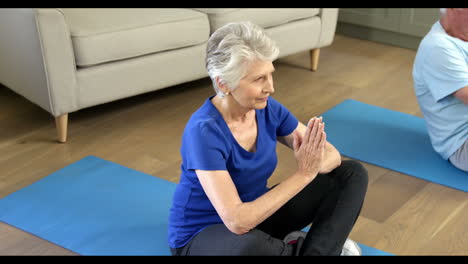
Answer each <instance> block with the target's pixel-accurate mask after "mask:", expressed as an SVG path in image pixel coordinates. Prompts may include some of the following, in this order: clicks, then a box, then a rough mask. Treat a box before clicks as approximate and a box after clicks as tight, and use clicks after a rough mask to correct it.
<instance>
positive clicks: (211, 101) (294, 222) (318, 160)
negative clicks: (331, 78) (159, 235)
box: [168, 22, 367, 255]
mask: <svg viewBox="0 0 468 264" xmlns="http://www.w3.org/2000/svg"><path fill="white" fill-rule="evenodd" d="M278 53H279V49H278V47H277V46H276V44H275V43H274V42H273V41H272V40H271V39H270V38H269V37H268V36H267V35H266V34H265V32H264V31H263V30H262V28H260V27H259V26H257V25H255V24H253V23H250V22H240V23H230V24H227V25H225V26H223V27H221V28H219V29H218V30H217V31H216V32H214V33H213V34H212V36H211V37H210V39H209V40H208V46H207V57H206V67H207V70H208V74H209V76H210V78H211V79H212V81H213V86H214V89H215V91H216V95H213V96H210V97H209V98H207V99H206V101H205V102H204V104H203V105H202V106H201V107H200V108H199V109H198V110H197V111H196V112H195V113H193V115H192V116H191V118H190V120H189V121H188V123H187V125H186V127H185V130H184V133H183V137H182V146H181V155H182V165H181V171H182V172H181V175H180V182H179V184H178V185H177V188H176V191H175V193H174V197H173V203H172V207H171V209H170V216H169V230H168V240H169V246H170V248H171V252H172V254H173V255H340V254H341V255H343V254H354V255H356V254H359V253H360V249H359V247H358V246H357V244H356V243H355V242H353V241H351V240H349V239H347V237H348V235H349V233H350V232H351V229H352V228H353V226H354V224H355V222H356V220H357V218H358V216H359V214H360V210H361V207H362V204H363V201H364V197H365V193H366V191H367V171H366V170H365V168H364V167H363V166H362V165H361V164H360V163H358V162H356V161H351V160H348V161H341V156H340V154H339V153H338V151H337V150H336V149H335V148H334V147H333V146H332V145H331V144H330V143H329V142H327V140H326V134H325V131H324V130H325V123H324V122H323V120H322V118H317V117H314V118H312V119H310V121H309V122H308V124H307V126H306V125H304V124H302V123H301V122H298V120H297V118H296V117H294V115H293V114H292V113H291V112H289V111H288V109H286V108H285V107H284V106H283V105H281V104H280V103H279V102H278V101H276V100H275V99H273V98H272V97H270V95H272V94H273V92H274V88H273V76H272V75H273V72H274V70H275V69H274V67H273V63H272V62H273V61H274V60H275V59H276V58H277V56H278ZM277 141H279V142H280V143H282V144H285V145H286V146H288V147H289V148H291V149H292V152H293V154H294V156H295V159H296V162H297V171H296V172H295V173H294V174H292V175H287V177H285V179H284V180H283V181H282V182H281V183H279V184H278V185H276V186H274V187H273V188H268V187H267V181H268V178H269V177H270V176H271V175H272V173H273V171H274V170H275V167H276V165H277V156H276V142H277ZM311 223H312V226H311V228H310V231H309V232H307V233H305V232H300V231H297V230H301V229H303V228H304V227H306V226H308V225H309V224H311Z"/></svg>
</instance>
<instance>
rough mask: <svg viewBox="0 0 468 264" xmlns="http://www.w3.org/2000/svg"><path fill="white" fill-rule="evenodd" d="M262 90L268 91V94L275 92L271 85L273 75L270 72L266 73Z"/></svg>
mask: <svg viewBox="0 0 468 264" xmlns="http://www.w3.org/2000/svg"><path fill="white" fill-rule="evenodd" d="M263 92H264V93H270V94H272V93H274V92H275V88H274V86H273V76H272V75H271V74H270V75H268V81H267V82H266V84H265V88H264V89H263Z"/></svg>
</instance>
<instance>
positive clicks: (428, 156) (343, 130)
mask: <svg viewBox="0 0 468 264" xmlns="http://www.w3.org/2000/svg"><path fill="white" fill-rule="evenodd" d="M322 116H323V120H324V121H325V130H326V132H327V140H328V141H329V142H330V143H331V144H333V145H334V146H335V147H336V148H337V149H338V151H340V153H341V154H343V155H344V156H347V157H350V158H353V159H357V160H360V161H363V162H367V163H370V164H374V165H377V166H380V167H384V168H387V169H390V170H394V171H397V172H400V173H404V174H407V175H411V176H414V177H418V178H421V179H424V180H427V181H430V182H434V183H438V184H441V185H444V186H447V187H451V188H454V189H458V190H462V191H465V192H467V191H468V172H464V171H462V170H459V169H457V168H455V167H454V166H453V165H452V164H450V162H448V161H446V160H444V159H442V158H441V157H440V156H439V155H438V154H437V153H436V152H435V151H434V150H433V148H432V145H431V142H430V139H429V135H428V133H427V129H426V125H425V122H424V119H422V118H419V117H417V116H413V115H409V114H405V113H401V112H396V111H393V110H389V109H385V108H382V107H378V106H373V105H369V104H365V103H361V102H359V101H355V100H351V99H348V100H345V101H343V102H342V103H340V104H338V105H336V106H335V107H333V108H332V109H330V110H328V111H327V112H325V113H324V114H323V115H322Z"/></svg>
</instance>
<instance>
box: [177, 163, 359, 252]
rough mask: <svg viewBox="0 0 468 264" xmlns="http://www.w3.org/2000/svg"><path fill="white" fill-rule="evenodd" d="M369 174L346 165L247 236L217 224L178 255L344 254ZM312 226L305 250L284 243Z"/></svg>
mask: <svg viewBox="0 0 468 264" xmlns="http://www.w3.org/2000/svg"><path fill="white" fill-rule="evenodd" d="M367 181H368V179H367V171H366V169H365V168H364V167H363V166H362V165H361V164H360V163H358V162H356V161H352V160H346V161H342V163H341V165H340V166H339V167H338V168H336V169H335V170H333V171H332V172H330V173H328V174H319V175H318V176H317V177H316V178H315V179H314V180H313V181H312V182H311V183H310V184H309V185H307V186H306V187H305V188H304V189H303V190H302V191H301V192H300V193H298V194H297V195H296V196H295V197H293V198H292V199H291V200H289V201H288V202H287V203H286V204H285V205H284V206H283V207H281V208H280V209H279V210H278V211H277V212H275V213H274V214H273V215H272V216H270V217H269V218H268V219H266V220H265V221H263V222H262V223H261V224H260V225H258V226H257V227H256V228H254V229H253V230H251V231H249V232H248V233H246V234H243V235H236V234H234V233H232V232H231V231H229V230H228V229H227V228H226V226H225V225H224V224H216V225H212V226H209V227H207V228H205V229H204V230H203V231H201V232H200V233H198V234H197V235H196V236H195V237H194V238H192V240H191V241H190V242H189V243H187V244H186V245H185V246H184V247H181V248H177V249H172V248H171V252H172V254H173V255H296V254H299V255H339V254H340V253H341V250H342V248H343V244H344V242H345V241H346V239H347V238H348V235H349V233H350V232H351V230H352V228H353V226H354V224H355V222H356V220H357V218H358V216H359V214H360V212H361V208H362V204H363V202H364V197H365V194H366V191H367ZM311 223H312V226H311V228H310V230H309V232H308V233H307V236H306V237H305V240H304V242H303V244H302V246H301V248H300V249H296V248H295V246H293V245H289V244H287V243H285V242H283V238H284V237H285V236H286V235H287V234H288V233H290V232H292V231H295V230H301V229H303V228H304V227H306V226H307V225H309V224H311Z"/></svg>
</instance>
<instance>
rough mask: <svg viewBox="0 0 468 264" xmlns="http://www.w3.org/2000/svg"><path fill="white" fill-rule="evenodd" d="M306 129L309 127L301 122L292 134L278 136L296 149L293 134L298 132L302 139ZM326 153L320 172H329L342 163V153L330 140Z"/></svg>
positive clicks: (326, 144)
mask: <svg viewBox="0 0 468 264" xmlns="http://www.w3.org/2000/svg"><path fill="white" fill-rule="evenodd" d="M306 129H307V127H306V126H305V125H304V124H302V123H301V122H299V123H298V125H297V127H296V129H295V130H294V131H293V132H292V133H291V134H289V135H287V136H284V137H278V141H279V142H281V143H283V144H284V145H285V146H287V147H289V148H290V149H294V148H293V142H294V136H293V135H294V134H296V135H297V136H299V138H300V139H301V140H302V138H303V137H304V134H305V131H306ZM325 130H326V127H325ZM324 155H325V156H324V157H323V162H322V164H323V165H322V169H321V170H320V173H328V172H330V171H332V170H334V169H335V168H336V167H338V166H340V165H341V155H340V153H339V152H338V150H337V149H336V148H335V147H334V146H333V145H332V144H330V142H328V141H327V142H326V143H325V153H324Z"/></svg>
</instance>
